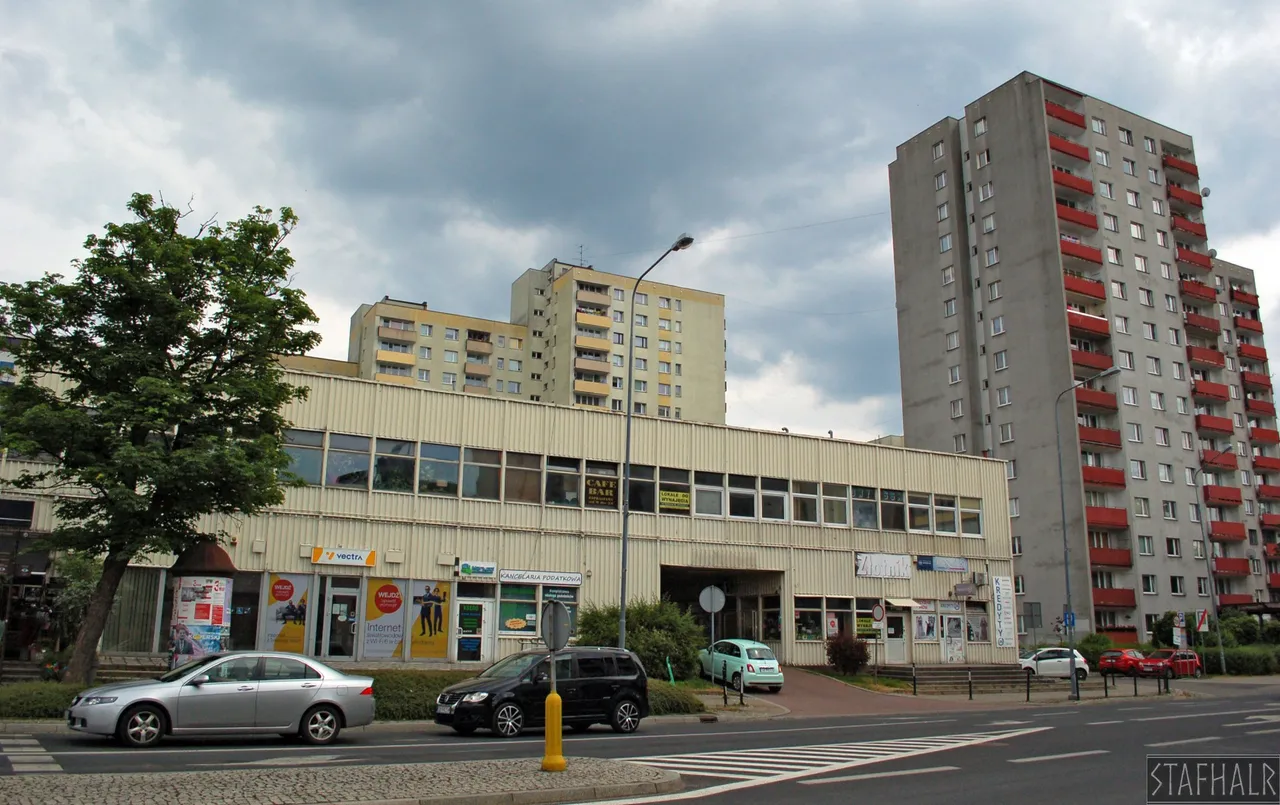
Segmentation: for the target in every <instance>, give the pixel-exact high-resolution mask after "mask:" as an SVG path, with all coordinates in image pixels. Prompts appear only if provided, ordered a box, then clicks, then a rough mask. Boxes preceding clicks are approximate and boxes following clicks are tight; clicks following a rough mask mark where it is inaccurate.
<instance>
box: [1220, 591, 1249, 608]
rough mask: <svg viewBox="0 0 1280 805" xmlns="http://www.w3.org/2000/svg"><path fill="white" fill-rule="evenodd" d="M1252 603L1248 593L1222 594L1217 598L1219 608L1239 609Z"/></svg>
mask: <svg viewBox="0 0 1280 805" xmlns="http://www.w3.org/2000/svg"><path fill="white" fill-rule="evenodd" d="M1252 603H1253V596H1252V595H1249V594H1248V593H1223V594H1221V595H1219V596H1218V606H1220V607H1240V606H1244V605H1245V604H1252Z"/></svg>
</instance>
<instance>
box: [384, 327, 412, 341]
mask: <svg viewBox="0 0 1280 805" xmlns="http://www.w3.org/2000/svg"><path fill="white" fill-rule="evenodd" d="M378 338H380V339H382V340H384V341H398V342H400V343H402V344H412V343H414V342H416V341H417V340H418V331H417V330H409V329H405V328H403V327H379V328H378Z"/></svg>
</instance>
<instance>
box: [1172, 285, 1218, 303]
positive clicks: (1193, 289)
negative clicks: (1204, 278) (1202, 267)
mask: <svg viewBox="0 0 1280 805" xmlns="http://www.w3.org/2000/svg"><path fill="white" fill-rule="evenodd" d="M1178 290H1180V291H1182V295H1183V296H1190V297H1192V298H1194V299H1203V300H1204V301H1206V302H1216V301H1217V300H1218V291H1217V289H1215V288H1214V287H1213V286H1212V285H1206V284H1204V283H1203V282H1200V281H1199V280H1180V281H1179V282H1178Z"/></svg>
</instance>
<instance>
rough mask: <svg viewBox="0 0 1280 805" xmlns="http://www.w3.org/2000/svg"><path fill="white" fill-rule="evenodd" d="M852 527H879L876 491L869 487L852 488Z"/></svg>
mask: <svg viewBox="0 0 1280 805" xmlns="http://www.w3.org/2000/svg"><path fill="white" fill-rule="evenodd" d="M852 494H853V527H854V528H871V529H877V528H879V527H880V515H879V513H878V512H877V511H876V490H875V489H873V488H872V487H869V486H855V487H853V493H852Z"/></svg>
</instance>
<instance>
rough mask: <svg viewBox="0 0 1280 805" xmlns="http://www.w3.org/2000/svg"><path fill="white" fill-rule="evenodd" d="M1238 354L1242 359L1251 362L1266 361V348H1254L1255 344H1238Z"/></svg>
mask: <svg viewBox="0 0 1280 805" xmlns="http://www.w3.org/2000/svg"><path fill="white" fill-rule="evenodd" d="M1236 354H1237V355H1239V356H1240V357H1241V358H1244V359H1245V360H1250V361H1266V359H1267V349H1266V347H1259V346H1254V345H1253V344H1236Z"/></svg>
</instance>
